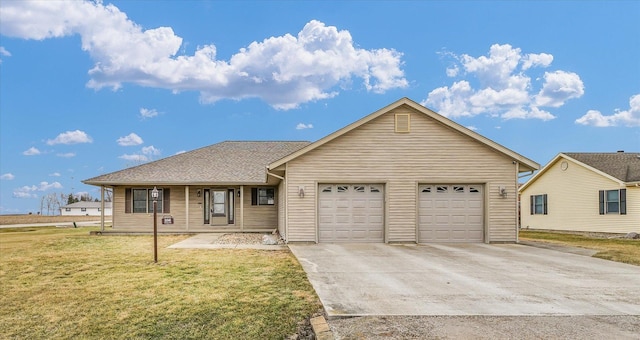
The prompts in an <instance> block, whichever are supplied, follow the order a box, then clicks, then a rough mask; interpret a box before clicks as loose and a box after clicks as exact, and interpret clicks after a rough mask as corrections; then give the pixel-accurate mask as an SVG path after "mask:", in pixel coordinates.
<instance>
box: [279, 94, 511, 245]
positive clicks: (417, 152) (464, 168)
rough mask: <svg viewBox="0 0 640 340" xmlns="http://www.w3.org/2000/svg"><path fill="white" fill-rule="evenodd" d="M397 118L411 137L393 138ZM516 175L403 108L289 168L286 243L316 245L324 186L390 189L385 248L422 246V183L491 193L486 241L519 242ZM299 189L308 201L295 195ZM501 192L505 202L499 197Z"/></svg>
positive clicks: (502, 159) (501, 159) (492, 155)
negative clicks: (406, 119)
mask: <svg viewBox="0 0 640 340" xmlns="http://www.w3.org/2000/svg"><path fill="white" fill-rule="evenodd" d="M396 113H408V114H410V115H411V118H410V119H411V132H410V133H396V132H395V126H394V118H395V114H396ZM515 171H516V165H514V164H513V163H512V160H511V159H509V158H508V157H506V156H505V155H503V154H500V153H498V152H496V151H495V150H493V149H491V148H489V147H488V146H486V145H484V144H482V143H480V142H478V141H476V140H474V139H472V138H470V137H469V136H466V135H463V134H461V133H459V132H457V131H454V130H453V129H451V128H448V127H446V126H444V125H441V124H439V123H437V122H435V121H434V120H432V119H430V118H429V117H428V116H426V115H424V114H422V113H420V112H416V111H414V110H413V109H412V108H410V107H408V106H400V107H398V108H396V109H394V110H391V111H389V112H387V113H385V114H383V115H381V116H379V117H377V118H375V119H373V120H372V121H369V122H367V123H365V124H363V125H361V126H359V127H357V128H356V129H354V130H352V131H350V132H347V133H346V134H344V135H342V136H340V137H337V138H336V139H334V140H332V141H330V142H328V143H326V144H324V145H322V146H319V147H318V148H316V149H314V150H312V151H309V152H308V153H306V154H304V155H302V156H300V157H298V158H296V159H293V160H292V161H290V162H288V163H287V173H286V177H287V195H288V201H287V202H288V208H287V214H288V228H287V230H288V234H287V240H288V241H290V242H315V241H317V239H316V229H317V222H316V221H317V216H316V210H317V209H316V207H317V201H316V190H317V185H318V184H319V183H354V184H356V183H382V184H385V197H386V202H385V228H386V241H387V242H415V241H416V225H417V215H416V211H417V186H418V185H419V184H421V183H434V184H476V183H480V184H484V185H485V186H484V188H485V192H486V194H485V197H486V199H485V230H488V232H486V233H485V240H486V241H490V242H515V241H516V181H517V180H516V173H515ZM301 186H302V187H304V190H305V197H304V198H300V197H299V196H298V194H297V193H298V188H299V187H301ZM501 186H503V187H505V188H506V190H507V192H508V195H507V197H506V198H503V197H501V196H500V195H499V194H498V188H499V187H501ZM487 237H488V240H487V239H486V238H487Z"/></svg>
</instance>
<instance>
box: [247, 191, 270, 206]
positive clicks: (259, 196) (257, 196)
mask: <svg viewBox="0 0 640 340" xmlns="http://www.w3.org/2000/svg"><path fill="white" fill-rule="evenodd" d="M274 204H276V190H275V189H273V188H251V205H274Z"/></svg>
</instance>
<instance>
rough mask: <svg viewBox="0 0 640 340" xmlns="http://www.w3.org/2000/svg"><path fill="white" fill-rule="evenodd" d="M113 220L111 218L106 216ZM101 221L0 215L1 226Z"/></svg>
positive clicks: (107, 217) (88, 218) (98, 218)
mask: <svg viewBox="0 0 640 340" xmlns="http://www.w3.org/2000/svg"><path fill="white" fill-rule="evenodd" d="M105 218H106V219H108V220H111V216H105ZM86 221H100V216H46V215H0V225H7V224H29V223H51V224H55V223H60V222H86Z"/></svg>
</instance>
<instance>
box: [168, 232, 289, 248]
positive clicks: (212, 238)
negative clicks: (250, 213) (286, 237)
mask: <svg viewBox="0 0 640 340" xmlns="http://www.w3.org/2000/svg"><path fill="white" fill-rule="evenodd" d="M225 234H228V233H207V234H197V235H194V236H192V237H189V238H188V239H186V240H183V241H180V242H178V243H176V244H173V245H170V246H169V247H168V248H177V249H259V250H285V249H288V248H287V246H286V245H264V244H242V243H233V244H219V243H216V241H218V239H219V238H220V237H222V236H223V235H225Z"/></svg>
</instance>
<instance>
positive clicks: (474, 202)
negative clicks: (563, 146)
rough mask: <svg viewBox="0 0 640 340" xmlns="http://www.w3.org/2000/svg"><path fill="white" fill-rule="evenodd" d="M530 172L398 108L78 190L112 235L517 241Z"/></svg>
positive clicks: (449, 124)
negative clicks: (108, 221) (107, 219)
mask: <svg viewBox="0 0 640 340" xmlns="http://www.w3.org/2000/svg"><path fill="white" fill-rule="evenodd" d="M538 168H539V165H538V164H537V163H535V162H533V161H531V160H530V159H528V158H525V157H523V156H521V155H519V154H517V153H515V152H513V151H511V150H509V149H507V148H506V147H504V146H502V145H500V144H497V143H495V142H493V141H491V140H489V139H487V138H485V137H483V136H481V135H479V134H477V133H475V132H473V131H471V130H469V129H467V128H465V127H463V126H461V125H458V124H457V123H455V122H453V121H451V120H449V119H447V118H445V117H443V116H441V115H439V114H437V113H435V112H433V111H431V110H429V109H427V108H425V107H424V106H422V105H420V104H418V103H416V102H414V101H411V100H409V99H407V98H403V99H400V100H398V101H396V102H394V103H392V104H390V105H389V106H387V107H384V108H382V109H380V110H379V111H376V112H374V113H372V114H370V115H368V116H366V117H364V118H362V119H360V120H359V121H357V122H355V123H353V124H351V125H348V126H346V127H344V128H342V129H340V130H338V131H336V132H334V133H332V134H330V135H328V136H326V137H324V138H322V139H320V140H318V141H316V142H314V143H308V142H222V143H218V144H214V145H211V146H208V147H204V148H201V149H197V150H194V151H190V152H186V153H182V154H178V155H175V156H171V157H168V158H165V159H161V160H158V161H155V162H151V163H147V164H143V165H139V166H136V167H133V168H129V169H125V170H121V171H117V172H113V173H109V174H105V175H101V176H98V177H94V178H91V179H88V180H85V181H84V183H86V184H91V185H97V186H102V187H103V189H104V188H105V187H111V188H113V203H114V206H113V207H114V215H113V230H120V231H151V230H152V226H153V221H152V212H153V204H152V200H151V191H152V189H153V188H154V187H157V188H158V190H160V191H161V192H160V198H159V200H158V212H159V221H161V222H164V224H160V223H161V222H159V231H160V232H220V231H233V232H243V231H244V232H257V231H271V230H274V229H276V228H277V229H278V231H279V232H280V234H281V235H282V237H283V238H284V239H285V240H286V241H287V242H413V243H415V242H417V243H428V242H516V241H517V201H516V199H517V182H518V175H519V174H520V173H523V172H532V171H534V170H537V169H538Z"/></svg>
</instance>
